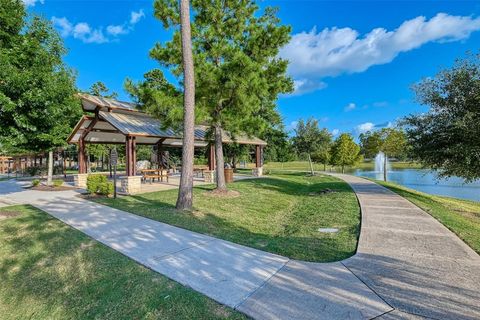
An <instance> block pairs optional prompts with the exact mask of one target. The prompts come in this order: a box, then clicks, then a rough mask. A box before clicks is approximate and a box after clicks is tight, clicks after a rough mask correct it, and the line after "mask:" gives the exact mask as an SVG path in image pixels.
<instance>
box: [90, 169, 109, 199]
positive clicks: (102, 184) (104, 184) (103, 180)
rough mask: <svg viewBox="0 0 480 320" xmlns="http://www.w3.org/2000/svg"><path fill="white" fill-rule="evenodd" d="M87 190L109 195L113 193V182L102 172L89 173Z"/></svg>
mask: <svg viewBox="0 0 480 320" xmlns="http://www.w3.org/2000/svg"><path fill="white" fill-rule="evenodd" d="M87 192H88V193H90V194H92V193H95V194H101V195H104V196H109V195H111V194H113V183H111V182H108V179H107V177H106V176H104V175H101V174H91V175H88V177H87Z"/></svg>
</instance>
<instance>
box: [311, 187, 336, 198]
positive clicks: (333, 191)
mask: <svg viewBox="0 0 480 320" xmlns="http://www.w3.org/2000/svg"><path fill="white" fill-rule="evenodd" d="M336 192H337V191H335V190H332V189H328V188H327V189H323V190H320V191H316V192H310V193H309V194H308V195H309V196H312V197H315V196H320V195H323V194H329V193H336Z"/></svg>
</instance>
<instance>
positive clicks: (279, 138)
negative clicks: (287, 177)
mask: <svg viewBox="0 0 480 320" xmlns="http://www.w3.org/2000/svg"><path fill="white" fill-rule="evenodd" d="M260 138H262V139H263V140H265V141H266V142H267V146H266V147H265V152H264V157H265V160H266V161H279V162H287V161H293V160H295V150H294V148H293V144H292V141H291V139H290V138H289V137H288V134H287V133H286V132H285V128H284V126H283V124H282V123H279V124H278V125H274V126H270V127H268V128H267V129H266V130H265V131H264V132H263V133H262V135H260Z"/></svg>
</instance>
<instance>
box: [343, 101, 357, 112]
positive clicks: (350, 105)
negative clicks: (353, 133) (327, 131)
mask: <svg viewBox="0 0 480 320" xmlns="http://www.w3.org/2000/svg"><path fill="white" fill-rule="evenodd" d="M356 107H357V105H356V104H355V103H353V102H350V103H349V104H347V105H346V106H345V108H344V110H345V111H347V112H348V111H352V110H355V108H356Z"/></svg>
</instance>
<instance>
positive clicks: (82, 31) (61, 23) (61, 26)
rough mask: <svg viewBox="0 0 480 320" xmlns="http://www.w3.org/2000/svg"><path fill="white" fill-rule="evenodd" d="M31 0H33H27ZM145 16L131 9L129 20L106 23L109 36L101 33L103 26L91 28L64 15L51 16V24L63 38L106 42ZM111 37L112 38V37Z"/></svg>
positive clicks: (141, 11) (88, 41)
mask: <svg viewBox="0 0 480 320" xmlns="http://www.w3.org/2000/svg"><path fill="white" fill-rule="evenodd" d="M29 1H33V0H29ZM142 17H145V14H144V13H143V10H140V11H138V12H135V11H132V12H131V13H130V20H129V21H126V22H125V23H123V24H120V25H113V24H111V25H108V26H107V28H106V33H107V35H110V36H111V37H110V38H109V37H107V36H105V34H104V33H103V28H102V27H98V28H92V27H91V26H90V25H89V24H88V23H86V22H79V23H76V24H74V23H72V22H70V21H69V20H68V19H67V18H66V17H63V18H57V17H52V22H53V25H54V26H56V27H57V29H58V30H59V31H60V35H61V36H62V37H64V38H66V37H70V36H71V37H73V38H75V39H79V40H81V41H83V42H84V43H106V42H111V41H115V40H116V39H117V37H118V36H119V35H122V34H127V33H129V32H130V31H132V30H133V27H134V25H135V24H136V23H138V22H139V21H140V19H142ZM112 37H113V38H112Z"/></svg>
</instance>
